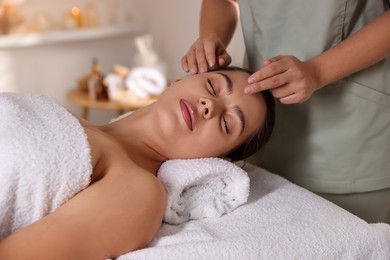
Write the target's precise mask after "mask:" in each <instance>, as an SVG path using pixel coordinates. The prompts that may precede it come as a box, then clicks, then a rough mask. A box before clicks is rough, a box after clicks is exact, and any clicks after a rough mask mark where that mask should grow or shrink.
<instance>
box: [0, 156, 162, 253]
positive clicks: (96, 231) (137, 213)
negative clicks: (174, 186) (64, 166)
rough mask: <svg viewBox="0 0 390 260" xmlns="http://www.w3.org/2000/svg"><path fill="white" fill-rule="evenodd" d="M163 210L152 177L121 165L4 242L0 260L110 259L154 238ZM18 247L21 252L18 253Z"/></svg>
mask: <svg viewBox="0 0 390 260" xmlns="http://www.w3.org/2000/svg"><path fill="white" fill-rule="evenodd" d="M165 207H166V193H165V189H164V187H163V185H162V184H161V182H160V181H159V180H158V178H157V177H156V176H155V175H154V174H152V173H150V172H148V171H146V170H144V169H142V168H141V167H139V166H137V165H136V164H134V163H131V161H128V163H119V164H118V165H117V166H116V167H110V168H109V171H108V173H107V174H106V175H105V176H104V178H101V179H100V180H99V181H96V182H95V183H94V184H92V185H90V186H89V187H88V188H86V189H85V190H83V191H81V192H80V193H79V194H77V195H76V196H75V197H73V198H72V199H70V200H69V201H68V202H67V203H65V204H64V205H63V206H61V207H60V208H59V209H58V210H56V211H55V212H53V213H52V214H49V215H48V216H46V217H44V218H43V219H41V220H39V221H37V222H35V223H33V224H32V225H30V226H28V227H27V228H24V229H22V230H20V231H19V232H16V233H15V234H13V235H11V236H10V237H9V238H7V239H6V240H4V241H2V242H1V243H0V258H1V259H3V258H2V257H5V258H4V259H7V258H6V257H7V256H10V255H12V256H15V254H19V255H18V256H20V259H24V258H23V257H27V256H28V258H31V259H106V258H114V257H116V256H119V255H121V254H124V253H126V252H129V251H132V250H136V249H139V248H142V247H144V246H145V245H146V244H147V243H148V242H149V241H150V240H151V239H153V237H154V236H155V234H156V233H157V231H158V229H159V227H160V225H161V221H162V218H163V215H164V212H165ZM37 238H39V239H37ZM21 245H23V248H24V250H23V251H20V250H17V249H18V248H20V247H21ZM16 252H17V253H16ZM8 254H9V255H8ZM16 259H17V258H16Z"/></svg>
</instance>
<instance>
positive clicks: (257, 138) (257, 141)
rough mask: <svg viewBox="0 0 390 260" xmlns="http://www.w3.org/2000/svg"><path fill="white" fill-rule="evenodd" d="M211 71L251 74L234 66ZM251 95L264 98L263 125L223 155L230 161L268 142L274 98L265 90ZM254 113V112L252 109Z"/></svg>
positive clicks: (271, 128) (273, 120) (271, 125)
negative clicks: (264, 113) (264, 112)
mask: <svg viewBox="0 0 390 260" xmlns="http://www.w3.org/2000/svg"><path fill="white" fill-rule="evenodd" d="M213 71H242V72H245V73H248V74H249V75H251V74H252V72H251V71H250V70H248V69H245V68H241V67H235V66H229V67H225V68H217V69H213V70H210V72H213ZM252 95H262V96H263V98H264V100H265V105H266V115H265V120H264V125H263V127H261V128H260V129H259V130H258V131H257V132H256V133H255V134H254V135H252V136H250V137H249V138H247V139H246V140H245V141H244V142H243V143H242V144H241V145H239V146H237V147H236V148H234V149H233V150H232V151H230V152H229V153H228V154H226V155H225V157H228V158H230V159H232V161H239V160H243V159H245V158H247V157H249V156H251V155H253V154H254V153H256V152H257V151H259V150H260V149H261V148H262V147H263V146H264V145H265V144H266V143H267V142H268V140H269V139H270V137H271V134H272V131H273V129H274V125H275V100H274V97H273V96H272V94H271V92H270V91H268V90H266V91H262V92H259V93H257V94H252ZM254 113H256V112H255V111H254Z"/></svg>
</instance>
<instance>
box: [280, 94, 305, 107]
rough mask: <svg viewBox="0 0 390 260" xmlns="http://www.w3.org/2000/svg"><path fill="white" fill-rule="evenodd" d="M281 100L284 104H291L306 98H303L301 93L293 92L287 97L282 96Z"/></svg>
mask: <svg viewBox="0 0 390 260" xmlns="http://www.w3.org/2000/svg"><path fill="white" fill-rule="evenodd" d="M279 101H280V103H282V104H285V105H290V104H296V103H301V102H303V101H304V100H301V98H300V96H299V94H297V93H294V94H291V95H289V96H287V97H283V98H280V99H279Z"/></svg>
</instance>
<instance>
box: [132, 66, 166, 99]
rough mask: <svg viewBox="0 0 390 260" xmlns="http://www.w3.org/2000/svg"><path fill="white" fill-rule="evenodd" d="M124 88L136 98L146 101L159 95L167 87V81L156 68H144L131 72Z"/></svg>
mask: <svg viewBox="0 0 390 260" xmlns="http://www.w3.org/2000/svg"><path fill="white" fill-rule="evenodd" d="M126 86H127V88H128V89H129V90H130V91H131V92H133V93H134V94H135V95H136V96H138V97H140V98H144V99H146V98H149V97H150V96H158V95H160V94H161V93H162V92H163V91H164V90H165V88H166V87H167V81H166V78H165V76H164V75H163V73H162V72H160V71H159V70H158V69H157V68H154V67H147V66H145V67H139V68H135V69H133V70H131V72H130V74H129V75H128V77H127V79H126Z"/></svg>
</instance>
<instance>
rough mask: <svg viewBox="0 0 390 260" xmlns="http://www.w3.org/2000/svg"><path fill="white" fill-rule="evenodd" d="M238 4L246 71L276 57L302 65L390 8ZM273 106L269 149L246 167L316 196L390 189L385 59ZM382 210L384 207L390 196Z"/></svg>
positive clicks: (322, 1) (271, 1)
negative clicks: (274, 116) (253, 165)
mask: <svg viewBox="0 0 390 260" xmlns="http://www.w3.org/2000/svg"><path fill="white" fill-rule="evenodd" d="M239 5H240V13H241V24H242V28H243V33H244V39H245V45H246V50H247V54H248V61H249V65H250V68H251V69H252V70H257V69H259V68H261V67H262V65H261V64H262V62H263V60H264V59H267V58H270V57H273V56H277V55H294V56H296V57H297V58H298V59H300V60H303V61H305V60H308V59H310V58H311V57H313V56H315V55H318V54H320V53H322V52H323V51H325V50H327V49H329V48H330V47H332V46H334V45H336V44H338V43H339V42H340V41H342V40H343V39H345V38H347V37H348V36H349V35H351V34H352V33H354V32H356V31H357V30H359V29H360V28H361V27H362V26H364V25H365V24H367V23H368V22H369V21H371V20H372V19H373V18H375V17H377V16H378V15H380V14H382V13H383V12H384V11H385V10H386V8H388V6H387V2H386V1H384V0H240V1H239ZM389 30H390V26H389ZM389 44H390V43H389ZM366 52H367V53H369V52H370V50H366ZM277 103H278V104H277V122H276V129H275V132H274V135H273V137H272V139H271V142H270V143H269V145H267V147H266V149H265V150H264V151H263V152H262V153H259V154H257V155H255V156H254V157H252V158H251V160H250V161H251V162H255V163H257V164H259V165H261V166H263V167H264V168H266V169H268V170H270V171H272V172H275V173H277V174H280V175H282V176H284V177H286V178H287V179H289V180H291V181H292V182H294V183H297V184H298V185H300V186H303V187H306V188H308V189H310V190H312V191H315V192H321V193H336V194H342V193H356V192H368V191H375V190H380V189H385V188H389V187H390V58H388V59H386V60H383V61H381V62H379V63H378V64H376V65H374V66H371V67H370V68H368V69H366V70H364V71H361V72H359V73H356V74H354V75H352V76H350V77H348V78H346V79H344V80H340V81H338V82H335V83H334V84H332V85H328V86H326V87H324V88H322V89H321V90H319V91H317V92H315V93H314V94H313V96H312V97H311V98H310V99H309V100H308V101H306V102H304V103H302V104H295V105H282V104H280V103H279V102H277ZM387 204H388V205H389V208H390V190H389V196H388V198H387Z"/></svg>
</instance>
